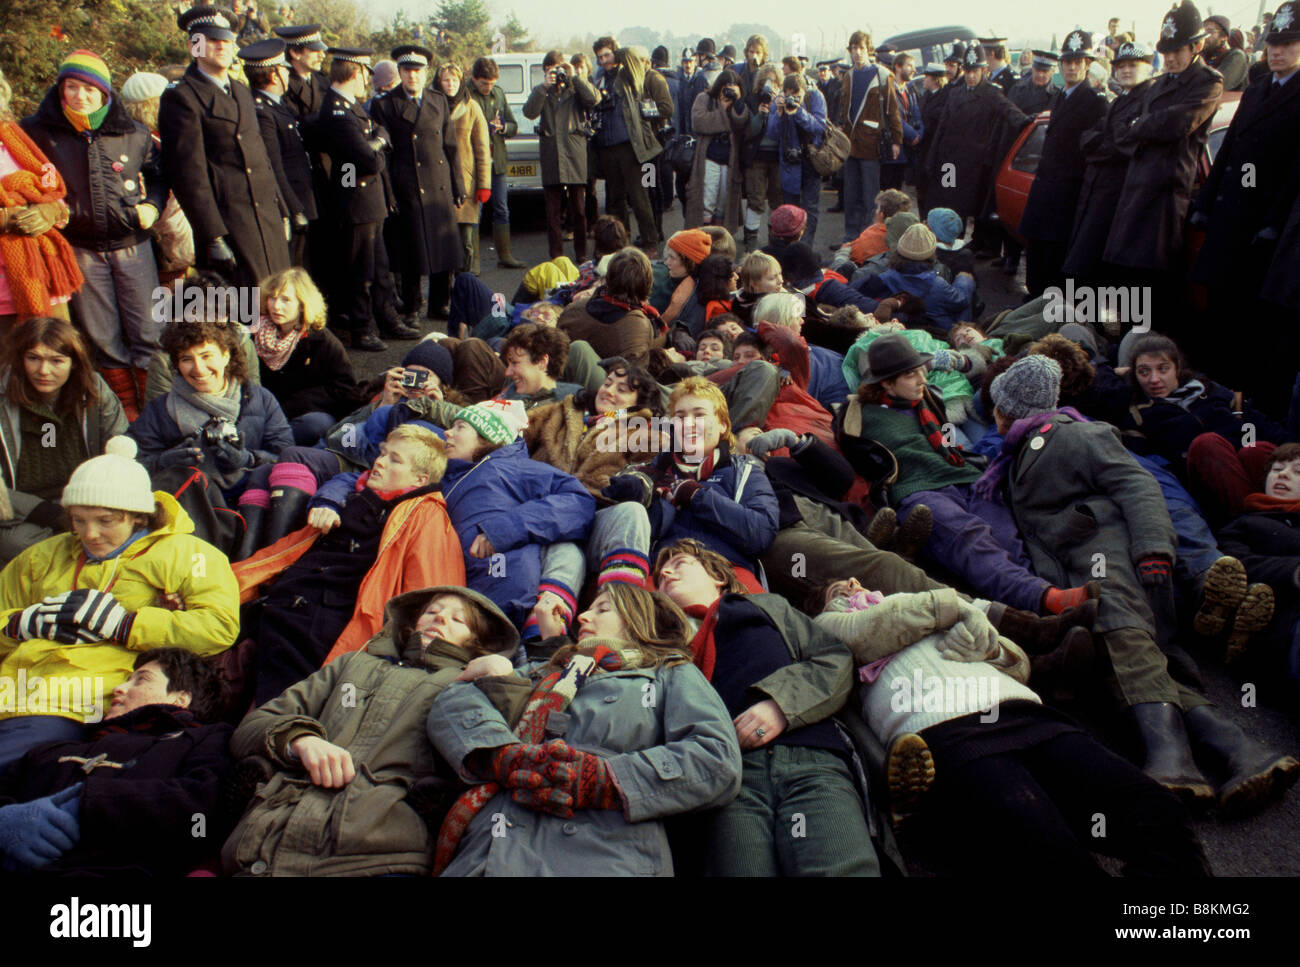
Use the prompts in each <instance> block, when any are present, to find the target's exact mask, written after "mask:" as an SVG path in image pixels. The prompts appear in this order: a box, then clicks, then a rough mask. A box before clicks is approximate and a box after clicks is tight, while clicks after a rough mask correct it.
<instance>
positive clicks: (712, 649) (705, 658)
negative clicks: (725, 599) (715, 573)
mask: <svg viewBox="0 0 1300 967" xmlns="http://www.w3.org/2000/svg"><path fill="white" fill-rule="evenodd" d="M721 603H722V597H721V595H719V596H718V597H717V598H716V599H715V600H714V602H713V603H712V604H710V605H703V604H691V605H687V606H686V607H685V608H683V609H682V610H683V611H685V612H686V613H687V614H688V615H690V616H691V617H692V618H698V619H699V622H700V627H699V630H697V631H696V632H695V637H694V638H692V639H691V655H692V656H694V658H695V666H696V667H697V668H698V669H699V670H700V671H702V672H703V673H704V677H705V679H706V680H707V681H710V682H711V681H713V670H714V668H716V667H717V664H718V645H717V642H716V641H714V639H713V631H714V629H715V628H717V626H718V605H719V604H721Z"/></svg>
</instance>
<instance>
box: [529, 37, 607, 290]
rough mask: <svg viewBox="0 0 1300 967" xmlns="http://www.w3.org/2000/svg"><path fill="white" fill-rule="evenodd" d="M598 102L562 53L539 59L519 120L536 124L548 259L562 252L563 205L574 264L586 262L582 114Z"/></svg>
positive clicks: (586, 125) (586, 132)
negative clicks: (539, 72)
mask: <svg viewBox="0 0 1300 967" xmlns="http://www.w3.org/2000/svg"><path fill="white" fill-rule="evenodd" d="M599 100H600V94H599V93H598V92H597V91H596V88H594V87H593V86H592V85H591V82H590V81H589V80H587V78H586V77H585V76H583V75H582V74H580V73H578V72H576V71H574V70H573V68H572V67H570V66H569V65H568V64H567V63H566V62H565V59H564V52H563V51H559V50H552V51H550V52H549V53H547V55H546V56H545V57H544V58H542V83H540V84H538V85H537V86H536V87H534V88H533V92H532V94H530V95H529V97H528V102H527V103H526V104H524V117H526V118H528V120H530V121H537V127H536V129H537V144H538V155H539V157H540V158H541V163H542V191H543V192H544V193H545V196H546V240H547V244H548V245H549V246H550V258H553V259H554V258H558V257H559V256H560V255H562V254H563V253H564V239H563V235H562V234H561V212H562V211H563V209H564V207H565V206H566V205H567V206H568V211H569V225H570V227H571V228H572V229H573V255H574V261H575V262H576V263H577V264H579V265H581V264H582V263H583V262H585V261H586V259H587V143H588V139H589V138H590V136H591V133H592V131H591V124H590V121H589V120H588V118H587V112H588V111H590V110H592V109H593V108H594V107H595V106H596V102H597V101H599Z"/></svg>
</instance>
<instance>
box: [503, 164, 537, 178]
mask: <svg viewBox="0 0 1300 967" xmlns="http://www.w3.org/2000/svg"><path fill="white" fill-rule="evenodd" d="M506 174H508V175H509V176H510V177H511V178H531V177H533V176H534V175H535V174H537V165H510V166H509V167H508V168H507V169H506Z"/></svg>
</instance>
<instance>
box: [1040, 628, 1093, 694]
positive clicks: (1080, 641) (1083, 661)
mask: <svg viewBox="0 0 1300 967" xmlns="http://www.w3.org/2000/svg"><path fill="white" fill-rule="evenodd" d="M1096 660H1097V649H1096V646H1095V645H1094V644H1093V641H1092V632H1091V631H1089V630H1088V629H1087V628H1080V627H1078V626H1077V625H1076V626H1075V627H1073V628H1071V629H1070V630H1069V631H1068V632H1066V634H1065V639H1064V640H1063V641H1062V642H1061V643H1060V644H1059V645H1057V646H1056V647H1055V648H1054V649H1052V651H1050V652H1048V653H1047V654H1046V655H1033V656H1031V657H1030V659H1029V667H1030V669H1031V671H1030V674H1029V687H1030V688H1032V689H1033V690H1034V691H1036V692H1038V693H1039V694H1040V695H1043V696H1045V697H1047V698H1049V699H1051V700H1052V701H1053V702H1072V701H1074V699H1075V697H1076V696H1077V692H1076V686H1079V685H1082V684H1084V683H1085V682H1087V680H1088V678H1089V676H1090V675H1091V673H1092V667H1093V663H1094V662H1095V661H1096Z"/></svg>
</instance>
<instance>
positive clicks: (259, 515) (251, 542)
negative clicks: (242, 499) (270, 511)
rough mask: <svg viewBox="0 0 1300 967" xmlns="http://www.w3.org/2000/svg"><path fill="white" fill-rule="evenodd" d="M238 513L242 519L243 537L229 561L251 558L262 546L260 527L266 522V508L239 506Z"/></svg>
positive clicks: (258, 505)
mask: <svg viewBox="0 0 1300 967" xmlns="http://www.w3.org/2000/svg"><path fill="white" fill-rule="evenodd" d="M239 513H240V514H241V515H242V516H243V518H244V536H243V537H242V538H240V540H239V547H237V548H236V549H235V554H234V556H233V557H231V561H242V560H244V559H245V558H249V557H252V556H253V555H254V554H256V553H257V552H258V550H259V549H260V548H261V546H262V526H263V524H264V523H265V522H266V508H265V507H263V506H262V505H261V504H240V505H239Z"/></svg>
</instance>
